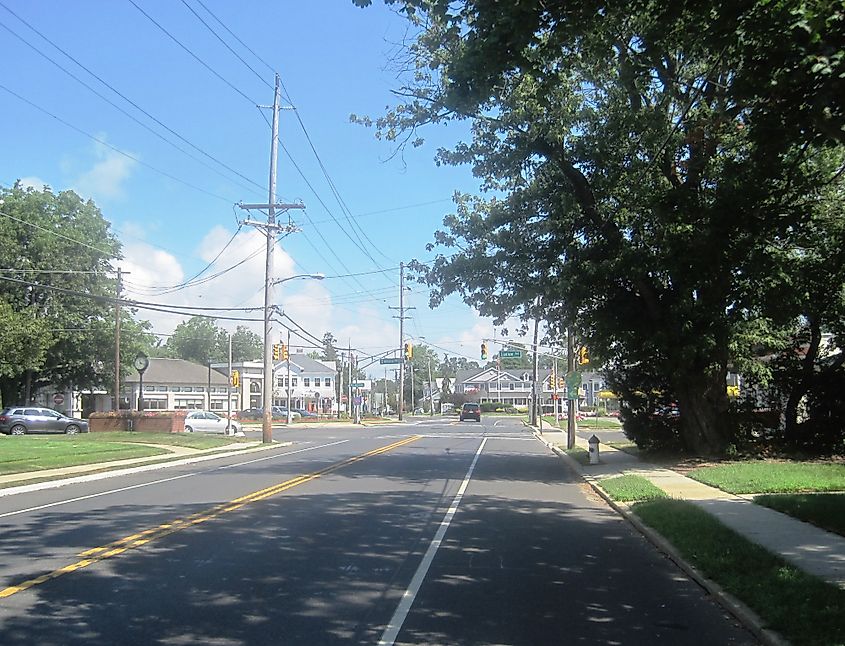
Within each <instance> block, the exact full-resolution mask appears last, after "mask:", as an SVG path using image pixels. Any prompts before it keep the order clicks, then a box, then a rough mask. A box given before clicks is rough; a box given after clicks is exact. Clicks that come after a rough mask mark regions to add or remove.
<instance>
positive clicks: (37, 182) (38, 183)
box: [18, 177, 50, 191]
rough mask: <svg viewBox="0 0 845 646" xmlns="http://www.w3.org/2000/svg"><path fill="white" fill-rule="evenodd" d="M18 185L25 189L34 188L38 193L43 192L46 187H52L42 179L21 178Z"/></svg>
mask: <svg viewBox="0 0 845 646" xmlns="http://www.w3.org/2000/svg"><path fill="white" fill-rule="evenodd" d="M18 183H19V184H20V186H21V188H23V189H27V188H32V189H35V190H36V191H42V190H44V187H45V186H48V187H49V186H50V184H49V183H48V182H47V181H45V180H43V179H41V178H40V177H21V178H20V179H19V180H18Z"/></svg>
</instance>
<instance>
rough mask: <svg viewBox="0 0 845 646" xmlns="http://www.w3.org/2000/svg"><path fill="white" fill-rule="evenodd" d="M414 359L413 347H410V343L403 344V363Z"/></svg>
mask: <svg viewBox="0 0 845 646" xmlns="http://www.w3.org/2000/svg"><path fill="white" fill-rule="evenodd" d="M413 358H414V346H412V345H411V343H410V341H408V342H406V343H405V361H410V360H411V359H413Z"/></svg>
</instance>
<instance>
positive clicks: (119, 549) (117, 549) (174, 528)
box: [0, 435, 421, 599]
mask: <svg viewBox="0 0 845 646" xmlns="http://www.w3.org/2000/svg"><path fill="white" fill-rule="evenodd" d="M420 437H421V436H419V435H412V436H410V437H407V438H405V439H403V440H399V441H398V442H393V443H392V444H388V445H387V446H382V447H380V448H377V449H373V450H372V451H368V452H367V453H362V454H361V455H356V456H354V457H351V458H348V459H346V460H343V461H341V462H337V463H335V464H332V465H330V466H328V467H326V468H325V469H320V470H319V471H314V472H313V473H309V474H307V475H302V476H297V477H296V478H291V479H290V480H286V481H285V482H280V483H279V484H276V485H273V486H272V487H267V488H266V489H260V490H259V491H253V492H252V493H250V494H247V495H245V496H241V497H240V498H235V499H234V500H231V501H229V502H226V503H223V504H221V505H216V506H215V507H212V508H211V509H207V510H205V511H201V512H198V513H196V514H193V515H191V516H188V517H186V518H179V519H176V520H173V521H170V522H168V523H162V524H161V525H159V526H157V527H152V528H150V529H145V530H144V531H141V532H137V533H135V534H131V535H130V536H124V537H123V538H119V539H118V540H116V541H112V542H111V543H109V544H108V545H102V546H100V547H95V548H93V549H90V550H86V551H84V552H81V553H80V554H79V556H80V557H82V559H81V560H79V561H77V562H75V563H71V564H70V565H66V566H64V567H61V568H59V569H57V570H53V571H52V572H48V573H47V574H42V575H41V576H39V577H36V578H34V579H29V580H27V581H23V582H22V583H18V584H17V585H12V586H9V587H7V588H4V589H2V590H0V599H3V598H5V597H11V596H12V595H13V594H17V593H18V592H23V591H24V590H28V589H29V588H32V587H34V586H36V585H41V584H42V583H46V582H47V581H51V580H53V579H57V578H59V577H60V576H63V575H65V574H70V573H71V572H76V571H77V570H81V569H83V568H86V567H88V566H89V565H94V564H95V563H99V562H100V561H105V560H106V559H109V558H112V557H114V556H117V555H118V554H122V553H123V552H127V551H129V550H132V549H136V548H138V547H142V546H144V545H146V544H147V543H151V542H152V541H156V540H158V539H160V538H164V537H165V536H169V535H170V534H173V533H175V532H179V531H182V530H183V529H188V528H189V527H193V526H194V525H199V524H201V523H205V522H207V521H209V520H213V519H214V518H218V517H220V516H222V515H223V514H228V513H230V512H233V511H237V510H238V509H240V508H241V507H245V506H246V505H249V504H250V503H254V502H258V501H259V500H265V499H266V498H269V497H271V496H275V495H276V494H279V493H282V492H283V491H287V490H288V489H292V488H293V487H298V486H299V485H302V484H305V483H306V482H311V481H312V480H316V479H317V478H320V477H322V476H324V475H326V474H329V473H333V472H334V471H337V470H338V469H342V468H343V467H346V466H349V465H350V464H354V463H356V462H360V461H361V460H366V459H367V458H371V457H373V456H376V455H381V454H382V453H387V452H389V451H393V450H394V449H398V448H399V447H401V446H405V445H406V444H410V443H411V442H416V441H417V440H419V439H420Z"/></svg>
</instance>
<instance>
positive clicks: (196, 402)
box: [174, 397, 205, 410]
mask: <svg viewBox="0 0 845 646" xmlns="http://www.w3.org/2000/svg"><path fill="white" fill-rule="evenodd" d="M204 404H205V400H204V399H193V398H187V397H185V398H177V399H176V403H175V405H174V408H176V409H183V408H187V409H191V410H194V409H201V408H203V407H204V406H203V405H204Z"/></svg>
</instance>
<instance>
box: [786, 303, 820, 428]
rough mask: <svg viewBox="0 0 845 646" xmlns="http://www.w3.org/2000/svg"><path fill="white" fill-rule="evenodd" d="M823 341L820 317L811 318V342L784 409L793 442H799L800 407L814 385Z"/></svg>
mask: <svg viewBox="0 0 845 646" xmlns="http://www.w3.org/2000/svg"><path fill="white" fill-rule="evenodd" d="M821 342H822V331H821V325H820V324H819V322H818V319H816V318H811V319H810V343H809V345H808V347H807V350H806V352H805V353H804V356H803V357H802V359H801V368H800V374H799V376H798V381H797V382H796V383H795V385H794V386H793V387H792V389H791V390H790V392H789V398H788V399H787V400H786V408H785V409H784V418H785V427H784V438H785V439H786V441H787V442H789V443H791V444H797V443H798V440H799V437H798V426H799V424H798V407H799V405H800V403H801V400H802V399H803V398H804V395H806V394H807V393H808V392H809V391H810V388H811V387H812V385H813V376H814V374H815V369H816V359H817V358H818V356H819V346H820V345H821Z"/></svg>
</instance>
